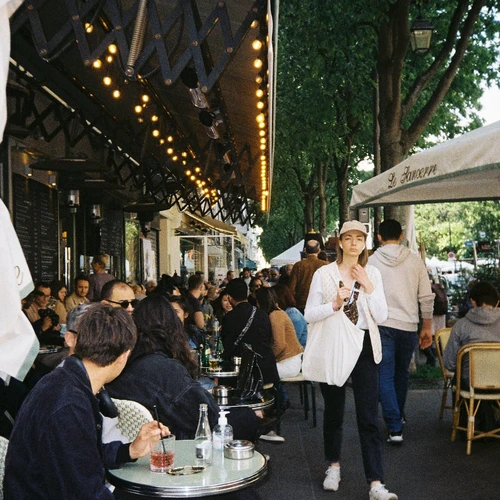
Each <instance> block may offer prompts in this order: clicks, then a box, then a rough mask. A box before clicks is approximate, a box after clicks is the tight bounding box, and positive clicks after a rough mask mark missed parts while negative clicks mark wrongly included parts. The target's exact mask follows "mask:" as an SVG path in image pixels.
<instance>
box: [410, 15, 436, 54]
mask: <svg viewBox="0 0 500 500" xmlns="http://www.w3.org/2000/svg"><path fill="white" fill-rule="evenodd" d="M433 31H434V26H432V24H431V23H430V22H429V21H427V20H425V19H422V13H421V12H420V7H419V13H418V16H417V19H416V20H415V22H414V23H413V24H412V27H411V28H410V45H411V50H413V52H415V54H421V55H423V54H427V52H429V49H430V48H431V38H432V32H433Z"/></svg>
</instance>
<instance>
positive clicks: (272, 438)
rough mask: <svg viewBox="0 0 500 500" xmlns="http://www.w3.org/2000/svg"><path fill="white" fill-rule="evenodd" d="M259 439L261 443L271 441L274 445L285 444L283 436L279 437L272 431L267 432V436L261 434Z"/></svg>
mask: <svg viewBox="0 0 500 500" xmlns="http://www.w3.org/2000/svg"><path fill="white" fill-rule="evenodd" d="M259 439H262V441H273V442H275V443H284V442H285V438H284V437H283V436H279V435H278V434H276V432H274V431H269V432H268V433H267V434H261V435H260V436H259Z"/></svg>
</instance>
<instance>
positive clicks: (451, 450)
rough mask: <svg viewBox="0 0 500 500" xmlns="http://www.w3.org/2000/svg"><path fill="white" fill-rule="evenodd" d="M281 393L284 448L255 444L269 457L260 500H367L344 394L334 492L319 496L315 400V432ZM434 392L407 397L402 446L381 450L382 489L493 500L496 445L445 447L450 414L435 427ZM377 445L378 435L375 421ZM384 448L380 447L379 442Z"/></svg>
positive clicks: (418, 497) (497, 480)
mask: <svg viewBox="0 0 500 500" xmlns="http://www.w3.org/2000/svg"><path fill="white" fill-rule="evenodd" d="M287 389H288V392H289V396H290V399H291V401H292V407H291V408H290V409H288V410H287V411H286V413H285V415H284V417H283V420H282V434H283V436H284V437H285V438H286V441H285V443H282V444H274V443H273V444H271V443H268V442H263V441H260V442H259V443H258V445H257V449H258V450H259V451H261V452H262V453H267V454H269V455H270V456H271V461H270V463H269V471H268V474H267V476H266V477H265V478H264V479H263V480H262V481H261V482H260V483H259V484H258V485H257V486H256V488H255V489H256V491H257V492H258V494H259V496H260V497H261V499H262V500H267V499H269V500H281V499H283V500H290V499H300V500H301V499H304V500H315V499H332V500H367V499H368V486H367V485H366V483H365V481H364V474H363V466H362V462H361V452H360V446H359V440H358V432H357V427H356V422H355V415H354V401H353V397H352V390H351V389H350V388H349V389H348V396H347V402H346V415H345V422H344V441H343V457H342V480H341V482H340V488H339V490H338V491H337V492H331V491H330V492H328V491H324V490H323V488H322V483H323V478H324V472H325V470H326V468H327V467H326V465H325V464H326V463H325V461H324V458H323V439H322V425H323V400H322V396H321V393H320V391H319V387H318V388H317V390H316V402H317V405H318V410H317V415H318V426H317V427H316V428H313V427H312V417H311V415H309V420H307V421H306V420H304V411H303V407H302V406H301V405H300V400H299V392H298V387H297V385H296V384H288V385H287ZM440 401H441V389H436V388H434V389H428V390H421V389H418V390H417V389H415V390H410V391H409V394H408V401H407V407H406V417H407V422H408V423H407V425H406V427H405V432H404V444H403V445H402V446H400V447H394V446H391V445H389V444H386V443H385V442H384V453H383V456H384V468H385V481H386V484H387V486H388V488H389V489H390V491H393V492H395V493H397V494H398V496H399V499H400V500H433V499H436V500H437V499H439V500H461V499H468V500H475V499H482V500H494V499H498V498H500V440H498V439H497V440H494V441H492V442H483V441H481V440H480V441H475V442H473V443H472V454H471V455H470V456H467V455H466V451H465V442H462V441H460V440H459V438H458V437H457V440H456V441H455V442H453V443H452V442H451V441H450V435H451V410H446V411H445V416H444V418H443V420H441V421H440V420H439V419H438V415H439V406H440ZM381 429H382V430H383V437H384V438H385V428H384V426H383V423H382V420H381ZM384 441H385V439H384Z"/></svg>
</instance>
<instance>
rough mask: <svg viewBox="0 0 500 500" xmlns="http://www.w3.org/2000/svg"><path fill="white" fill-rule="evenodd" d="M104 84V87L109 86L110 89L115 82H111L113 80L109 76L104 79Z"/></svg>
mask: <svg viewBox="0 0 500 500" xmlns="http://www.w3.org/2000/svg"><path fill="white" fill-rule="evenodd" d="M102 82H103V83H104V85H107V86H108V87H109V85H111V84H112V83H113V80H111V78H110V77H109V76H105V77H104V78H103V79H102Z"/></svg>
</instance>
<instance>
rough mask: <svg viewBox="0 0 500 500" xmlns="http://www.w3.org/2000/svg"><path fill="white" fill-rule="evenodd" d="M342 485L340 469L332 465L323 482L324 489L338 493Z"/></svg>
mask: <svg viewBox="0 0 500 500" xmlns="http://www.w3.org/2000/svg"><path fill="white" fill-rule="evenodd" d="M339 483H340V467H339V466H337V465H330V467H328V469H327V471H326V477H325V480H324V481H323V489H324V490H327V491H337V490H338V489H339Z"/></svg>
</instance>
